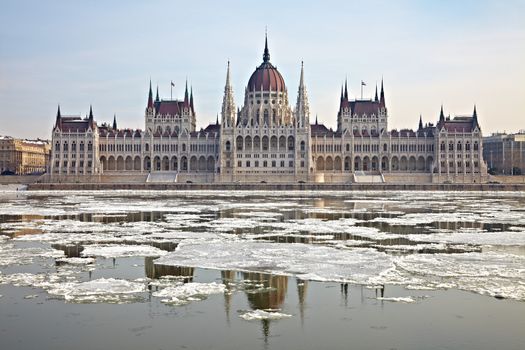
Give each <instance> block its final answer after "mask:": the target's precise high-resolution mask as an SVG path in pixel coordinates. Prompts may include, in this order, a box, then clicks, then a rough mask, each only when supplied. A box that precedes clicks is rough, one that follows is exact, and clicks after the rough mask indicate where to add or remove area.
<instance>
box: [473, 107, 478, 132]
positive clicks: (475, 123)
mask: <svg viewBox="0 0 525 350" xmlns="http://www.w3.org/2000/svg"><path fill="white" fill-rule="evenodd" d="M472 123H473V124H474V125H475V126H477V127H478V128H479V123H478V112H477V111H476V105H474V112H473V113H472Z"/></svg>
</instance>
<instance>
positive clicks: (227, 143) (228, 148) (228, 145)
mask: <svg viewBox="0 0 525 350" xmlns="http://www.w3.org/2000/svg"><path fill="white" fill-rule="evenodd" d="M231 148H232V144H231V143H230V141H226V152H230V151H231Z"/></svg>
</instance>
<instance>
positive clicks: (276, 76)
mask: <svg viewBox="0 0 525 350" xmlns="http://www.w3.org/2000/svg"><path fill="white" fill-rule="evenodd" d="M261 87H262V90H263V91H270V90H272V91H284V90H285V89H286V86H285V85H284V79H283V77H282V75H281V73H279V71H278V70H277V68H275V67H274V66H273V65H272V64H271V63H270V52H269V51H268V40H266V41H265V46H264V54H263V63H262V64H261V65H260V66H259V67H257V68H256V69H255V72H253V74H252V76H251V77H250V80H249V81H248V91H250V92H253V91H261Z"/></svg>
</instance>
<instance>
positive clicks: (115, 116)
mask: <svg viewBox="0 0 525 350" xmlns="http://www.w3.org/2000/svg"><path fill="white" fill-rule="evenodd" d="M113 130H117V114H116V113H115V114H114V115H113Z"/></svg>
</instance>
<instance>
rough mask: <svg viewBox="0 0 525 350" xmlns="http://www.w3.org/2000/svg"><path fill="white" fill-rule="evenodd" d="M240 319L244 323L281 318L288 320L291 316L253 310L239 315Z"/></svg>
mask: <svg viewBox="0 0 525 350" xmlns="http://www.w3.org/2000/svg"><path fill="white" fill-rule="evenodd" d="M239 317H240V318H242V319H244V320H246V321H253V320H281V319H283V318H290V317H292V315H289V314H285V313H281V312H277V311H266V310H259V309H257V310H253V311H246V312H243V313H241V314H240V315H239Z"/></svg>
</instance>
